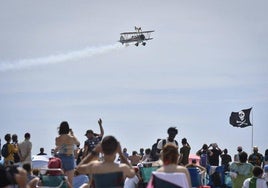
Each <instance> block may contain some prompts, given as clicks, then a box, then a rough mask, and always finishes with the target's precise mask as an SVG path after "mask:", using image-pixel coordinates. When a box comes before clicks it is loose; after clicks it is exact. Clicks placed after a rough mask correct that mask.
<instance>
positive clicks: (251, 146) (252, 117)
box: [251, 107, 254, 149]
mask: <svg viewBox="0 0 268 188" xmlns="http://www.w3.org/2000/svg"><path fill="white" fill-rule="evenodd" d="M251 114H252V117H251V122H252V126H251V149H252V148H253V126H254V123H253V107H252V113H251Z"/></svg>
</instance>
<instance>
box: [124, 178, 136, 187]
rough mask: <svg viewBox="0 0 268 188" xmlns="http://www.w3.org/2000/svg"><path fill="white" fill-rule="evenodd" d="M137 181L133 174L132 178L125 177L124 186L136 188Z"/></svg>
mask: <svg viewBox="0 0 268 188" xmlns="http://www.w3.org/2000/svg"><path fill="white" fill-rule="evenodd" d="M138 183H139V178H138V177H137V176H136V175H135V176H134V177H133V178H126V180H125V183H124V188H136V187H137V186H136V185H137V184H138Z"/></svg>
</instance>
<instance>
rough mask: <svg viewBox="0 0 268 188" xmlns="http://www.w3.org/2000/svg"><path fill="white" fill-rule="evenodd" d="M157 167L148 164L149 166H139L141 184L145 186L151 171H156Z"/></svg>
mask: <svg viewBox="0 0 268 188" xmlns="http://www.w3.org/2000/svg"><path fill="white" fill-rule="evenodd" d="M158 168H159V167H156V166H150V167H140V168H139V170H140V175H141V178H142V185H143V187H146V185H147V183H148V182H149V180H150V178H151V175H152V172H154V171H156V170H157V169H158Z"/></svg>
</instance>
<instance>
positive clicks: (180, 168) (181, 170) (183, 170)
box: [177, 166, 188, 173]
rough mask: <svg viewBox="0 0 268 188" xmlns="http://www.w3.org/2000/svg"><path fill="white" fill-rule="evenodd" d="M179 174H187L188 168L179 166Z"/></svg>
mask: <svg viewBox="0 0 268 188" xmlns="http://www.w3.org/2000/svg"><path fill="white" fill-rule="evenodd" d="M177 172H183V173H187V172H188V170H187V168H186V167H184V166H177Z"/></svg>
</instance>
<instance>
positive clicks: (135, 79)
mask: <svg viewBox="0 0 268 188" xmlns="http://www.w3.org/2000/svg"><path fill="white" fill-rule="evenodd" d="M267 5H268V2H267V1H264V0H263V1H254V2H253V1H242V0H240V1H235V2H234V1H191V0H190V1H175V0H174V1H168V2H162V1H135V2H133V1H111V2H110V1H62V0H60V1H45V2H36V1H32V0H29V1H23V2H22V1H12V2H10V1H6V2H3V3H2V5H1V7H0V23H1V32H0V41H1V42H0V50H1V55H0V88H1V89H0V121H1V123H0V124H1V125H0V127H1V134H0V138H1V139H2V143H3V140H4V139H3V137H4V135H5V134H6V133H11V134H13V133H16V134H18V136H19V140H20V141H22V140H23V135H24V133H25V132H30V133H31V134H32V138H31V141H32V142H33V154H35V153H38V152H39V148H40V147H44V148H45V150H46V152H49V151H50V149H51V148H53V147H54V141H55V137H56V136H57V127H58V126H59V124H60V122H61V121H64V120H66V121H68V122H69V124H70V126H71V128H72V129H73V130H74V133H75V134H76V136H77V137H78V139H79V140H80V142H81V143H83V142H84V141H85V139H86V137H85V136H84V133H85V132H86V130H87V129H93V130H94V131H95V132H99V128H98V124H97V121H98V118H102V119H103V126H104V129H105V135H110V134H112V135H115V136H116V137H117V138H118V139H119V140H120V141H121V144H122V146H123V147H127V148H128V151H129V152H131V151H132V150H139V148H140V147H143V148H147V147H151V145H152V144H153V143H154V142H155V141H156V139H157V138H165V137H166V136H167V134H166V130H167V129H168V127H170V126H176V127H177V128H178V130H179V134H178V135H177V137H176V138H177V140H178V141H179V142H180V141H181V139H182V138H184V137H186V138H187V139H188V141H189V143H190V145H191V146H192V151H191V152H192V153H195V152H196V151H197V150H198V149H199V148H201V146H202V145H203V143H207V144H210V143H214V142H217V143H218V145H219V147H220V148H222V149H224V148H228V149H229V152H230V153H231V154H232V155H233V154H234V153H235V152H236V147H237V146H239V145H241V146H243V147H244V148H245V151H247V152H248V153H250V152H251V144H252V141H251V137H252V128H251V127H247V128H243V129H241V128H234V127H232V126H231V125H229V116H230V114H231V112H232V111H236V112H238V111H240V110H242V109H245V108H250V107H253V110H252V113H251V119H252V121H253V124H254V129H253V135H254V137H253V138H254V140H253V141H254V142H253V144H254V145H257V146H259V150H260V152H262V153H264V151H265V149H267V148H268V146H267V141H266V139H265V136H266V133H267V131H268V128H267V126H266V124H267V122H268V116H267V107H268V97H267V93H268V87H267V86H268V78H267V75H268V64H267V61H268V55H267V49H268V39H267V33H268V24H267V23H268V22H267V19H268V13H267V11H266V7H267ZM134 26H140V27H142V28H143V30H155V32H154V33H153V34H152V37H153V38H154V39H153V40H151V41H149V42H148V43H147V45H146V46H145V47H143V46H139V47H136V46H134V45H130V46H128V47H124V46H122V45H121V44H120V43H118V42H117V41H118V40H119V37H120V35H119V33H121V32H126V31H133V30H134Z"/></svg>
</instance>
